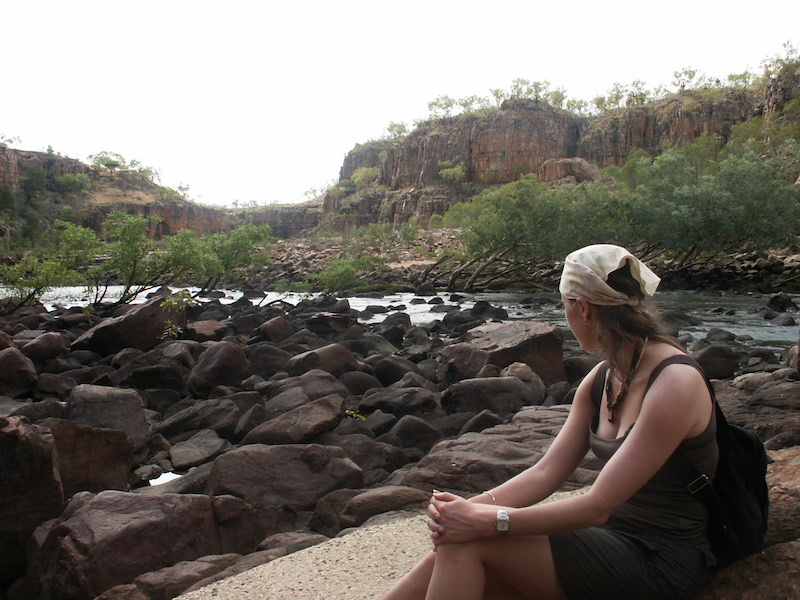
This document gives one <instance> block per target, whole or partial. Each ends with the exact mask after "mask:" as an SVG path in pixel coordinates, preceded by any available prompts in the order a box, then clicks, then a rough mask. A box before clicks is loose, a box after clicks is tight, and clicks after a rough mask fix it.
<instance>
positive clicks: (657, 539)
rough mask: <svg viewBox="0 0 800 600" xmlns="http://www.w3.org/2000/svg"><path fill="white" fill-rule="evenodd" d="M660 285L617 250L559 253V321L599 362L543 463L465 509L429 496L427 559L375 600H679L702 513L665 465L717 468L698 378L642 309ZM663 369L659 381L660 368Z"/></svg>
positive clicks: (687, 593) (698, 577)
mask: <svg viewBox="0 0 800 600" xmlns="http://www.w3.org/2000/svg"><path fill="white" fill-rule="evenodd" d="M658 283H659V278H658V277H657V276H656V275H655V274H654V273H653V272H652V271H651V270H650V269H649V268H647V266H645V265H644V264H643V263H642V262H641V261H639V260H638V259H637V258H636V257H634V256H633V255H632V254H630V253H629V252H628V251H627V250H625V249H624V248H621V247H619V246H612V245H607V244H599V245H594V246H588V247H586V248H583V249H581V250H577V251H576V252H573V253H572V254H570V255H569V256H568V257H567V258H566V261H565V264H564V272H563V274H562V276H561V284H560V291H561V295H562V297H563V301H564V310H565V312H566V318H567V323H568V324H569V327H570V329H572V331H573V333H574V334H575V337H576V338H577V339H578V341H579V342H580V344H581V346H582V347H583V348H584V349H585V350H600V351H602V352H603V354H604V356H605V358H606V361H605V362H603V363H601V364H599V365H597V366H596V367H595V368H594V369H593V370H592V371H591V372H590V373H589V374H588V375H587V376H586V377H585V378H584V380H583V381H582V382H581V384H580V386H579V387H578V389H577V391H576V393H575V397H574V400H573V404H572V409H571V411H570V414H569V417H568V418H567V421H566V423H565V424H564V427H563V428H562V429H561V431H560V432H559V434H558V436H557V437H556V439H555V440H554V442H553V444H552V445H551V446H550V448H549V449H548V451H547V453H546V454H545V456H544V457H543V458H542V459H541V460H540V461H538V462H537V463H536V464H535V465H533V466H531V467H529V468H528V469H526V470H525V471H523V472H522V473H520V474H518V475H516V476H515V477H513V478H511V479H510V480H508V481H506V482H505V483H503V484H501V485H499V486H497V487H495V488H493V489H491V490H489V491H486V492H483V493H482V494H480V495H478V496H475V497H473V498H471V499H469V500H466V499H464V498H461V497H459V496H457V495H455V494H451V493H447V492H437V491H434V493H433V497H432V499H431V502H430V505H429V507H428V513H429V517H430V519H429V521H428V526H429V528H430V535H431V538H432V540H433V544H434V548H433V552H431V553H429V554H428V555H427V556H426V557H425V558H424V559H423V560H422V561H421V562H420V563H419V564H417V566H416V567H414V568H413V569H412V570H411V571H410V572H409V573H408V574H407V575H406V576H405V577H403V578H402V579H400V580H399V581H398V582H397V583H396V584H395V585H394V587H392V589H391V590H390V591H389V592H388V593H387V595H386V596H385V597H384V600H422V599H423V598H427V599H428V600H443V599H447V598H452V599H454V600H470V599H481V598H503V599H514V598H536V599H538V600H549V599H563V598H565V599H566V600H583V599H589V598H591V599H595V600H599V599H604V598H608V599H613V600H625V599H631V600H661V599H664V600H667V599H670V600H672V599H677V598H690V597H691V596H692V595H693V594H694V593H695V592H697V590H698V589H699V588H700V586H701V585H702V583H703V582H704V581H705V579H706V577H707V576H708V574H709V571H710V567H711V566H713V565H714V557H713V554H712V553H711V550H710V547H709V544H708V539H707V537H706V533H705V531H706V525H707V522H708V511H707V510H706V508H705V506H704V505H703V504H702V503H701V502H700V501H699V500H697V499H695V498H693V497H692V496H691V494H690V493H689V492H688V490H687V489H686V485H685V483H684V482H683V481H682V478H681V477H680V475H679V473H677V472H674V471H673V470H672V469H671V468H670V466H669V465H668V464H666V463H667V460H668V459H669V458H670V456H671V455H672V454H673V453H674V452H676V451H682V452H683V453H684V454H685V455H686V456H687V457H689V458H690V460H691V461H692V462H693V463H694V464H695V465H696V466H697V468H698V469H699V470H700V471H701V472H706V473H713V472H715V470H716V463H717V459H718V450H717V445H716V439H715V433H716V421H715V419H714V418H713V415H714V410H713V403H712V400H711V396H710V394H709V391H708V388H707V384H706V380H705V378H704V377H703V375H702V373H701V372H700V370H699V367H697V366H696V365H689V364H681V363H679V362H678V361H676V360H675V359H674V357H676V356H678V357H680V358H679V359H678V360H680V359H685V355H684V353H683V351H682V350H681V349H680V348H679V347H678V346H677V345H676V343H675V341H674V340H673V339H672V337H671V336H670V335H669V333H668V332H667V331H666V329H665V328H664V327H663V326H662V325H661V324H660V322H659V321H658V320H657V319H656V318H655V317H654V316H653V315H652V314H651V313H650V312H648V310H647V308H646V306H645V298H646V296H652V295H653V294H654V293H655V290H656V288H657V286H658ZM662 369H663V370H662ZM590 449H591V450H592V451H593V452H594V454H595V455H596V456H597V457H598V458H599V459H600V460H601V461H602V462H603V468H602V470H601V471H600V473H599V475H598V477H597V479H596V481H595V482H594V484H593V485H592V486H591V488H590V489H589V490H588V491H587V492H586V493H585V494H582V495H578V496H572V497H568V498H565V499H561V500H557V501H553V502H547V503H543V504H540V503H539V502H540V501H541V500H544V499H545V498H547V497H548V496H550V495H551V494H553V493H554V492H555V491H556V490H558V489H559V487H560V486H561V485H562V484H563V483H564V482H565V481H566V480H567V478H568V477H569V476H570V474H571V473H572V472H573V471H574V470H575V469H576V468H577V467H578V465H579V464H580V463H581V461H582V460H583V458H584V457H585V456H586V454H587V452H588V451H589V450H590Z"/></svg>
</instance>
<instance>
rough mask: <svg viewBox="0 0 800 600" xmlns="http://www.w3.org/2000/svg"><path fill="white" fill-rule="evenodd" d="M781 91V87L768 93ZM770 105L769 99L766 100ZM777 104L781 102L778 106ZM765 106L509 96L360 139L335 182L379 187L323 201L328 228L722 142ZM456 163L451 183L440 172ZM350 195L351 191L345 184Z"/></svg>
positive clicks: (730, 101) (687, 98) (423, 219)
mask: <svg viewBox="0 0 800 600" xmlns="http://www.w3.org/2000/svg"><path fill="white" fill-rule="evenodd" d="M780 94H783V96H786V91H785V86H783V87H782V86H780V85H778V86H777V87H776V90H775V91H774V94H773V96H779V95H780ZM765 105H767V106H773V105H775V101H772V102H770V101H766V102H765ZM781 106H782V105H781ZM760 111H763V107H756V106H753V105H752V102H749V101H748V100H747V97H746V95H745V94H744V93H738V92H733V91H728V92H726V93H724V94H723V93H718V94H710V93H700V92H697V93H688V92H687V93H685V94H680V95H677V96H674V97H671V98H668V99H665V100H662V101H659V102H654V103H651V104H647V105H644V106H638V107H633V108H627V109H617V110H613V111H608V112H605V113H603V114H600V115H596V116H593V117H581V116H578V115H575V114H573V113H569V112H567V111H564V110H560V109H556V108H553V107H551V106H549V105H548V104H546V103H544V102H538V101H535V100H520V99H516V100H508V101H506V102H504V103H503V105H502V106H501V107H500V108H499V109H498V110H495V111H489V112H487V113H484V114H471V115H465V116H458V117H451V118H446V119H438V120H432V121H427V122H425V123H422V124H420V125H419V126H418V127H417V128H416V129H415V130H414V131H413V132H412V133H411V134H409V135H408V136H407V137H406V138H404V139H402V140H398V141H390V140H379V141H375V142H370V143H367V144H361V145H359V146H357V147H356V148H354V149H353V151H351V152H350V153H349V154H348V155H347V157H346V158H345V160H344V163H343V165H342V168H341V171H340V179H341V180H343V181H345V180H348V179H349V178H350V177H351V176H352V175H353V174H354V173H355V172H356V170H358V169H359V168H362V167H378V168H379V169H380V177H379V179H378V182H377V183H378V184H379V186H380V187H377V188H375V189H371V190H366V191H362V192H359V193H358V194H355V195H352V194H351V193H348V194H347V195H346V196H345V197H344V198H333V197H331V195H329V196H328V197H327V198H326V199H325V204H324V211H323V215H322V218H323V221H324V223H325V226H326V227H332V228H335V229H340V230H341V229H344V228H348V227H355V226H359V225H366V224H369V223H376V222H391V223H395V224H398V223H403V222H407V221H409V220H412V219H413V220H415V221H416V222H417V223H419V224H421V225H425V224H426V223H427V222H428V220H429V219H430V217H431V216H432V215H433V214H443V213H444V212H445V211H446V210H447V209H448V208H449V207H450V206H452V205H453V204H454V203H456V202H463V201H465V200H468V199H469V198H471V197H472V196H474V195H475V194H477V193H479V192H480V191H481V190H482V189H483V188H485V187H486V186H488V185H496V184H504V183H509V182H511V181H515V180H516V179H518V178H519V177H520V176H521V175H524V174H527V173H537V174H538V175H539V177H540V178H541V179H542V180H543V181H546V182H550V183H580V182H581V181H594V180H599V179H601V177H602V176H601V175H600V172H599V168H602V167H606V166H609V165H618V166H621V165H623V164H624V163H625V161H626V160H627V158H628V155H629V154H630V153H631V152H632V151H633V150H637V149H642V150H645V151H647V152H648V153H650V154H652V155H657V154H660V153H661V152H662V151H663V149H664V148H665V147H667V146H669V145H680V144H683V143H686V142H690V141H692V140H694V139H695V138H697V137H699V136H701V135H703V134H708V135H714V136H718V137H720V138H721V139H722V140H727V138H728V137H729V136H730V134H731V130H732V128H733V126H734V125H736V124H737V123H740V122H742V121H744V120H746V119H748V118H749V117H751V116H753V115H754V114H757V113H758V112H760ZM444 165H452V166H459V167H461V168H463V173H464V176H463V179H462V181H461V182H459V183H458V184H457V185H453V183H452V182H449V183H448V182H444V181H442V178H441V177H440V175H439V172H440V171H441V170H442V168H443V166H444ZM348 192H349V190H348Z"/></svg>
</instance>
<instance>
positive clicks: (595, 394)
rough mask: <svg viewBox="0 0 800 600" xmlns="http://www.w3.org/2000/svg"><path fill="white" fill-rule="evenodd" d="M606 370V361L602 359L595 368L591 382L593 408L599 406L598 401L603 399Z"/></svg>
mask: <svg viewBox="0 0 800 600" xmlns="http://www.w3.org/2000/svg"><path fill="white" fill-rule="evenodd" d="M607 371H608V362H607V361H603V363H602V364H601V365H600V368H599V369H598V370H597V375H595V378H594V381H593V382H592V404H594V407H595V408H600V401H601V400H602V399H603V387H604V386H605V384H606V372H607Z"/></svg>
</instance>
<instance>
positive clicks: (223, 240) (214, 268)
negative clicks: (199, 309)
mask: <svg viewBox="0 0 800 600" xmlns="http://www.w3.org/2000/svg"><path fill="white" fill-rule="evenodd" d="M273 239H274V238H273V237H272V229H271V228H270V226H269V225H260V226H258V225H250V224H248V225H244V226H242V227H239V228H237V229H234V230H233V231H232V232H231V233H229V234H226V233H217V234H213V235H211V236H209V237H208V238H207V243H208V247H209V250H210V251H211V253H212V256H211V257H209V258H208V259H207V260H208V266H207V268H206V270H205V273H206V275H207V279H206V281H205V282H204V283H203V285H202V288H203V290H204V291H206V290H211V289H214V287H216V286H217V284H218V283H219V282H220V281H221V280H222V278H224V277H230V276H231V275H232V274H233V273H234V272H235V271H236V270H237V269H241V268H243V267H248V266H254V265H257V266H263V265H266V264H269V261H270V258H269V246H268V244H270V243H271V242H272V241H273Z"/></svg>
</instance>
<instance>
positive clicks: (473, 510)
mask: <svg viewBox="0 0 800 600" xmlns="http://www.w3.org/2000/svg"><path fill="white" fill-rule="evenodd" d="M586 379H587V380H588V379H589V378H588V377H587V378H586ZM584 383H585V382H584ZM581 386H582V387H583V384H581ZM675 390H681V392H680V393H676V392H675ZM708 398H709V396H708V390H707V388H706V385H705V382H704V381H703V378H702V376H701V375H700V374H699V373H698V372H697V370H696V369H694V368H693V367H690V366H687V365H671V366H670V367H668V368H666V369H664V371H663V372H662V374H661V376H659V378H658V379H657V380H656V383H655V384H654V385H653V386H652V387H651V389H650V390H649V391H648V393H647V395H646V396H645V399H644V400H643V402H642V409H641V411H640V413H639V417H638V418H637V420H636V425H635V426H634V427H633V429H632V430H631V432H630V433H629V435H628V437H627V438H626V440H625V442H623V443H622V445H621V446H620V448H619V449H618V450H617V452H616V453H615V454H614V456H613V457H612V459H611V460H609V461H608V463H607V464H606V465H605V467H604V468H603V470H602V471H601V472H600V474H599V475H598V477H597V480H596V481H595V483H594V484H593V485H592V487H591V488H590V490H589V491H588V492H586V493H585V494H583V495H580V496H574V497H570V498H566V499H563V500H559V501H556V502H550V503H544V504H537V505H535V506H526V505H525V504H523V503H520V504H516V502H515V501H518V500H520V499H521V498H523V497H525V498H530V497H535V496H539V495H540V490H536V493H533V492H530V491H529V492H527V493H526V492H525V491H524V490H523V489H522V488H523V487H524V485H526V484H531V485H542V486H544V487H548V488H549V486H550V485H552V483H553V482H554V481H555V480H556V479H557V478H558V477H560V476H561V475H562V474H563V471H562V469H564V468H565V465H566V464H567V463H568V462H569V461H570V460H574V458H575V454H574V450H573V449H572V448H571V447H570V446H569V445H566V444H565V445H564V446H562V447H557V446H556V443H557V442H558V441H559V438H561V434H559V436H558V437H557V439H556V442H554V443H553V446H552V447H551V448H550V450H549V451H548V453H547V455H546V456H545V458H543V459H542V461H540V462H543V461H545V460H546V459H549V460H550V461H551V462H550V463H549V464H545V465H543V467H541V468H540V469H536V468H531V469H528V470H526V471H524V472H523V473H521V474H520V475H518V476H516V477H514V478H513V479H511V480H509V482H508V483H506V484H503V485H502V486H498V487H497V488H495V489H494V490H493V493H495V495H496V496H497V500H498V504H501V505H506V506H507V507H511V508H510V509H509V512H510V513H511V535H549V534H553V533H560V532H564V531H572V530H575V529H582V528H584V527H590V526H594V525H601V524H602V523H604V522H605V521H607V520H608V517H609V516H610V515H611V514H612V513H613V512H614V510H616V509H617V508H618V507H619V506H620V505H621V504H623V503H624V502H625V501H626V500H627V499H628V498H630V497H631V496H632V495H633V494H634V493H636V491H638V490H639V489H640V488H641V487H642V486H643V485H644V484H645V483H646V482H647V481H648V480H649V479H650V478H651V477H652V476H653V475H654V474H655V473H656V471H658V469H660V468H661V467H662V466H663V464H664V463H665V462H666V461H667V459H668V458H669V457H670V455H671V454H672V453H673V452H674V450H675V449H676V448H677V446H678V444H680V443H681V441H682V440H683V439H685V438H686V437H690V436H689V434H690V432H694V431H696V430H697V429H698V427H704V426H705V425H707V424H708V420H709V419H710V418H711V412H710V411H711V403H710V401H709V399H708ZM576 401H578V402H580V403H581V404H579V405H576V406H575V407H574V408H573V410H574V409H578V411H577V413H576V414H578V415H579V418H578V420H583V419H582V418H581V417H580V414H581V413H582V411H583V409H584V408H585V407H584V404H583V403H584V397H583V396H581V398H580V399H579V398H578V395H577V394H576ZM588 401H589V404H591V399H588ZM570 417H572V415H570ZM568 423H569V419H568ZM586 426H587V428H588V424H587V425H586ZM566 428H567V425H565V428H564V429H566ZM562 433H563V430H562ZM573 435H575V434H574V433H571V432H569V431H567V433H566V435H565V436H564V438H563V440H564V441H570V442H572V443H575V438H573V437H572V436H573ZM587 443H588V442H587ZM560 452H566V453H567V455H568V456H569V457H570V458H569V459H563V458H558V457H557V456H556V453H560ZM556 474H557V475H558V477H556ZM439 497H440V499H436V496H435V499H434V501H433V502H432V509H433V510H434V511H436V512H437V513H438V516H436V515H434V518H436V519H437V520H438V521H439V523H440V525H441V529H438V530H433V531H434V533H437V532H438V534H439V535H434V542H435V543H443V542H451V541H453V542H459V541H467V540H469V539H472V538H474V537H483V536H491V535H495V532H494V520H495V516H496V509H495V507H493V506H486V505H485V504H481V505H472V506H467V503H466V502H464V501H459V500H457V499H456V498H455V497H453V496H452V495H439ZM507 500H510V501H511V502H507ZM516 506H523V507H522V508H514V507H516Z"/></svg>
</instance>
